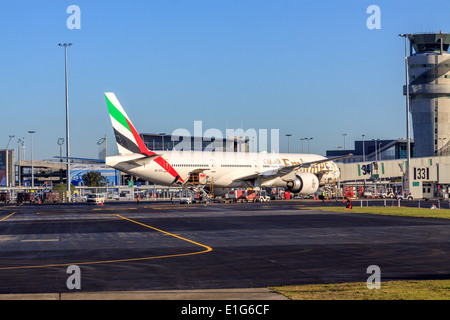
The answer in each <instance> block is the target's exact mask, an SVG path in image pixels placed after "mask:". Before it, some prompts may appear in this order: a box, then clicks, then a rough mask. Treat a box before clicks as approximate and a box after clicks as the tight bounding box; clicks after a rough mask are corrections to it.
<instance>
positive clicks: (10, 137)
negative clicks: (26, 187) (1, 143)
mask: <svg viewBox="0 0 450 320" xmlns="http://www.w3.org/2000/svg"><path fill="white" fill-rule="evenodd" d="M14 137H15V135H10V136H9V140H8V144H7V145H6V154H5V156H6V165H5V168H6V186H7V187H9V183H10V181H9V160H8V156H9V152H8V148H9V143H10V142H11V139H12V138H14Z"/></svg>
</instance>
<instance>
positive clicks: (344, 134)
mask: <svg viewBox="0 0 450 320" xmlns="http://www.w3.org/2000/svg"><path fill="white" fill-rule="evenodd" d="M342 135H343V136H344V150H347V148H346V147H345V137H346V136H347V134H346V133H343V134H342Z"/></svg>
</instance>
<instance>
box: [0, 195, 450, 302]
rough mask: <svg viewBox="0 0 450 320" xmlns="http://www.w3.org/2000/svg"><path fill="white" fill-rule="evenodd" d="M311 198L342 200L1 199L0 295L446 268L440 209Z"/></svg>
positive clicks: (250, 290) (237, 288)
mask: <svg viewBox="0 0 450 320" xmlns="http://www.w3.org/2000/svg"><path fill="white" fill-rule="evenodd" d="M316 205H320V206H323V205H325V206H326V205H335V206H336V205H343V206H345V204H343V203H340V202H330V203H329V204H328V203H325V204H323V203H322V202H320V203H318V202H313V201H306V200H300V201H273V202H269V203H257V204H254V203H242V204H207V205H203V204H201V205H198V204H195V205H174V204H162V203H147V202H141V203H140V204H136V203H109V202H107V203H105V204H104V206H88V205H86V204H66V205H64V204H56V205H21V206H18V205H5V206H0V252H2V256H1V258H0V299H1V300H197V299H198V300H228V299H231V300H254V299H255V300H280V299H286V298H285V297H284V296H282V295H279V294H277V293H274V292H271V291H270V290H269V289H268V287H271V286H283V285H301V284H318V283H342V282H365V281H366V280H367V278H368V277H369V276H370V275H369V274H367V268H368V267H369V266H371V265H377V266H379V267H380V269H381V278H382V280H383V281H384V280H386V281H387V280H406V279H414V280H420V279H448V278H449V277H450V272H449V270H450V255H449V252H450V243H449V241H448V239H449V237H450V228H449V227H450V220H448V219H434V218H412V217H394V216H379V215H368V214H355V213H351V212H349V213H333V212H326V211H320V210H314V209H311V207H314V206H316ZM305 208H308V209H305ZM71 265H77V266H79V267H80V270H81V276H80V277H81V288H82V289H81V290H76V289H75V290H69V289H68V287H67V283H66V281H67V280H68V277H69V276H70V274H69V273H68V266H71Z"/></svg>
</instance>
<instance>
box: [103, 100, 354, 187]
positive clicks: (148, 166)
mask: <svg viewBox="0 0 450 320" xmlns="http://www.w3.org/2000/svg"><path fill="white" fill-rule="evenodd" d="M105 96H106V103H107V105H108V110H109V115H110V117H111V122H112V126H113V129H114V134H115V137H116V142H117V147H118V150H119V155H117V156H112V157H106V159H105V163H106V165H108V166H110V167H112V168H115V169H117V170H119V171H123V172H125V173H128V174H130V175H133V176H136V177H139V178H141V179H143V180H148V181H150V182H153V183H156V184H159V185H164V186H174V185H178V186H179V185H186V183H187V182H188V181H189V178H190V177H191V176H192V175H202V176H203V177H205V176H206V177H207V178H208V180H209V181H212V182H213V189H214V195H224V194H225V193H226V192H228V190H230V189H231V188H249V187H252V188H255V189H256V190H258V188H263V187H286V188H287V189H288V190H289V191H291V192H293V193H299V194H302V195H311V194H313V193H315V192H316V191H317V190H318V188H319V186H320V185H325V184H331V183H335V182H336V180H337V179H338V178H339V175H340V171H339V168H338V167H337V166H336V164H335V163H334V162H333V160H336V159H341V158H345V157H348V156H351V154H349V155H345V156H341V157H335V158H333V159H329V158H325V157H323V156H320V155H315V154H292V153H267V152H259V153H254V152H217V151H216V152H208V151H191V150H188V151H186V150H183V151H177V150H172V151H158V153H155V152H153V151H151V150H149V149H148V148H147V147H146V146H145V144H144V142H143V141H142V139H141V137H140V136H139V134H138V132H137V131H136V129H135V127H134V126H133V124H132V123H131V120H130V118H129V117H128V115H127V114H126V112H125V110H124V109H123V108H122V106H121V104H120V102H119V100H118V99H117V98H116V96H115V94H114V93H112V92H106V93H105Z"/></svg>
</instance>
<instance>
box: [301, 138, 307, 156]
mask: <svg viewBox="0 0 450 320" xmlns="http://www.w3.org/2000/svg"><path fill="white" fill-rule="evenodd" d="M305 140H306V138H301V139H300V141H301V142H302V153H303V141H305Z"/></svg>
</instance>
